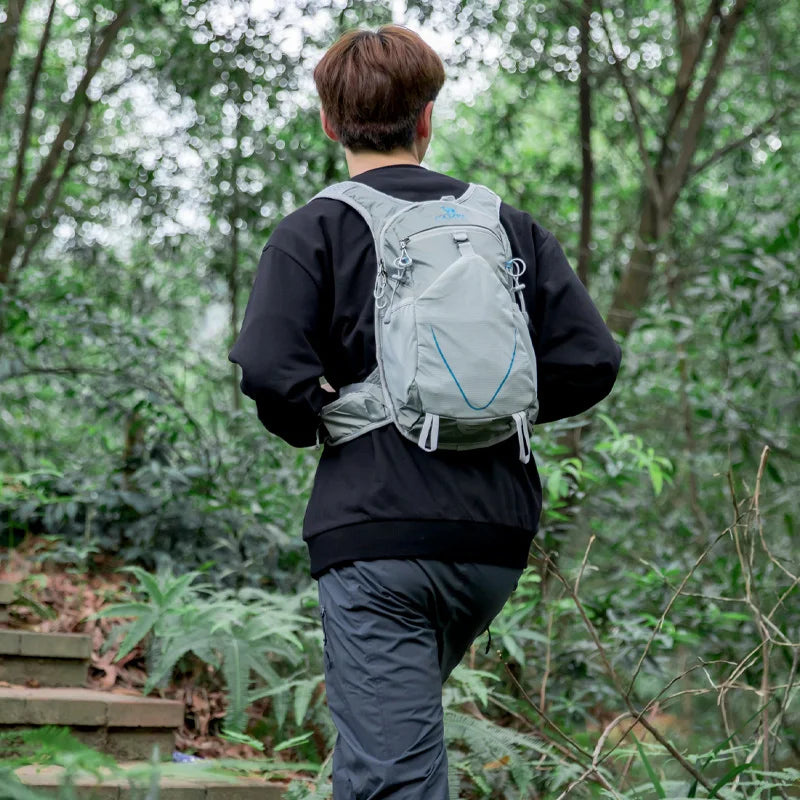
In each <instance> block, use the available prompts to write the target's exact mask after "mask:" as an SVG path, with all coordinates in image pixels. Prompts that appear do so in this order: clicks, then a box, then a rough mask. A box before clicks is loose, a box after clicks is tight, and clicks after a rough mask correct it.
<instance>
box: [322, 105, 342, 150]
mask: <svg viewBox="0 0 800 800" xmlns="http://www.w3.org/2000/svg"><path fill="white" fill-rule="evenodd" d="M319 121H320V122H321V123H322V130H323V131H325V135H326V136H327V137H328V138H329V139H330V140H331V141H333V142H338V141H339V137H338V136H337V135H336V131H334V130H333V128H332V127H331V124H330V122H328V117H327V116H326V114H325V112H324V111H323V110H322V109H320V110H319Z"/></svg>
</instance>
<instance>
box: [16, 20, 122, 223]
mask: <svg viewBox="0 0 800 800" xmlns="http://www.w3.org/2000/svg"><path fill="white" fill-rule="evenodd" d="M132 11H133V9H132V8H131V6H127V7H125V8H124V9H122V11H120V13H119V14H118V15H117V16H116V17H115V18H114V19H113V20H112V21H111V22H110V23H109V24H108V25H107V26H106V27H105V29H104V31H103V36H102V39H101V41H100V44H99V45H98V46H97V49H91V50H90V52H89V55H88V57H87V59H86V69H85V71H84V73H83V77H82V78H81V80H80V83H79V84H78V86H77V88H76V89H75V94H74V95H73V96H72V100H71V101H70V103H69V107H68V109H67V113H66V114H65V115H64V119H63V120H62V121H61V125H60V127H59V129H58V133H57V134H56V138H55V140H54V141H53V144H52V145H51V147H50V152H49V153H48V154H47V158H45V160H44V162H43V163H42V165H41V167H40V168H39V171H38V173H37V174H36V177H35V178H34V180H33V183H32V184H31V186H30V188H29V189H28V193H27V194H26V195H25V200H24V201H23V203H22V208H23V210H24V211H26V212H28V211H30V210H31V209H32V208H33V207H34V206H35V205H36V204H37V203H38V202H39V201H40V200H41V197H42V194H43V193H44V190H45V188H46V187H47V184H48V183H49V182H50V180H51V178H52V176H53V172H54V171H55V168H56V165H57V164H58V159H59V157H60V156H61V152H62V150H63V149H64V144H65V142H66V141H67V139H68V138H69V135H70V132H71V131H72V129H73V127H74V125H75V116H76V113H77V110H78V107H79V106H81V105H83V104H85V103H86V102H87V97H86V91H87V89H88V88H89V84H90V83H91V82H92V78H94V76H95V75H96V74H97V71H98V70H99V69H100V67H101V65H102V63H103V61H104V60H105V58H106V56H107V55H108V53H109V50H111V45H112V44H113V43H114V40H115V39H116V38H117V35H118V34H119V32H120V30H121V29H122V26H123V25H124V24H125V23H126V22H127V21H128V19H129V18H130V16H131V14H132Z"/></svg>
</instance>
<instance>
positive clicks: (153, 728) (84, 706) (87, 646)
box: [0, 582, 284, 800]
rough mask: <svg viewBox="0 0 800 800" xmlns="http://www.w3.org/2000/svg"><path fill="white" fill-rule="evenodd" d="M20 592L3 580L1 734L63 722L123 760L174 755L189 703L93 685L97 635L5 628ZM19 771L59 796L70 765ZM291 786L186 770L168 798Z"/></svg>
mask: <svg viewBox="0 0 800 800" xmlns="http://www.w3.org/2000/svg"><path fill="white" fill-rule="evenodd" d="M14 598H15V586H14V585H13V584H11V583H8V582H0V733H1V732H4V731H9V730H15V729H16V730H19V729H29V728H33V727H37V726H43V725H59V726H65V727H69V728H70V730H71V732H72V733H73V735H74V736H75V737H76V738H77V739H79V740H80V741H82V742H83V743H84V744H86V745H88V746H89V747H92V748H94V749H95V750H99V751H101V752H105V753H108V754H109V755H111V756H113V757H114V758H115V759H117V760H118V761H124V762H136V761H139V760H141V761H150V759H151V758H152V754H153V748H154V747H155V746H157V747H158V752H159V754H160V756H161V758H162V759H164V760H169V759H171V757H172V752H173V750H174V747H175V732H176V730H177V729H178V728H179V727H180V726H181V724H182V723H183V712H184V709H183V704H182V703H179V702H176V701H174V700H161V699H157V698H149V697H142V696H140V695H133V694H118V693H115V692H103V691H95V690H92V689H87V688H85V685H86V683H87V678H88V669H89V664H90V660H91V653H92V647H91V639H90V637H89V636H88V635H84V634H66V633H36V632H31V631H18V630H11V629H9V628H6V627H3V626H4V625H6V624H7V622H8V619H9V607H10V606H11V605H12V604H13V602H14ZM0 757H2V754H1V753H0ZM198 772H200V770H198ZM17 776H18V777H19V778H20V780H22V781H23V783H25V784H27V785H29V786H30V787H31V788H32V789H35V790H36V791H37V792H38V793H39V794H42V795H48V796H56V795H57V794H58V792H59V786H60V783H61V779H62V777H63V770H60V769H59V768H55V767H47V768H40V767H36V766H30V767H23V768H21V769H19V770H17ZM1 789H2V787H0V794H2V791H1ZM76 789H77V796H78V797H79V798H81V800H83V799H84V798H87V799H88V798H97V800H106V799H107V798H108V800H112V798H113V800H127V799H128V798H133V797H135V796H139V795H137V794H135V793H132V792H133V790H132V789H131V788H130V787H129V786H128V784H127V782H126V781H124V780H121V779H119V778H111V777H109V778H108V779H107V780H104V781H100V782H98V781H97V779H96V778H94V777H92V776H88V775H87V776H82V777H80V778H79V780H78V782H77V785H76ZM283 789H284V787H283V786H282V785H279V784H268V783H266V782H264V781H262V780H260V779H237V780H236V781H235V782H228V781H216V780H209V779H208V777H198V779H197V780H191V779H188V780H187V779H186V778H184V777H183V776H182V777H181V779H180V780H175V779H169V778H163V779H162V780H161V793H160V800H279V798H281V797H283V794H284V792H283ZM0 800H3V798H2V797H0Z"/></svg>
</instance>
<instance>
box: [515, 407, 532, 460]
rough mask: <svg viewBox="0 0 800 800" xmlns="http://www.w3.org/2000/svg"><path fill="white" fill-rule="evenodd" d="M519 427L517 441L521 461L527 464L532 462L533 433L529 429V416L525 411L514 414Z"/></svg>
mask: <svg viewBox="0 0 800 800" xmlns="http://www.w3.org/2000/svg"><path fill="white" fill-rule="evenodd" d="M514 422H515V423H516V426H517V440H518V441H519V460H520V461H521V462H522V463H523V464H527V463H528V462H529V461H530V460H531V438H530V437H531V431H530V428H529V427H528V415H527V413H526V412H525V411H518V412H517V413H516V414H514Z"/></svg>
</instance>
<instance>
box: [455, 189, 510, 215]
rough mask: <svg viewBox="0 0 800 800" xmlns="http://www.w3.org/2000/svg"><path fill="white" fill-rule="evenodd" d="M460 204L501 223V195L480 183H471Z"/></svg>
mask: <svg viewBox="0 0 800 800" xmlns="http://www.w3.org/2000/svg"><path fill="white" fill-rule="evenodd" d="M460 202H461V203H463V204H465V205H468V206H469V207H470V208H474V209H475V210H476V211H480V212H481V213H483V214H485V215H486V216H487V217H493V218H494V219H496V220H497V221H498V223H499V222H500V202H501V201H500V195H498V194H495V192H493V191H492V190H491V189H489V188H488V187H486V186H484V185H483V184H480V183H471V184H470V185H469V189H467V191H466V192H465V193H464V194H463V195H462V197H461V199H460Z"/></svg>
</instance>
